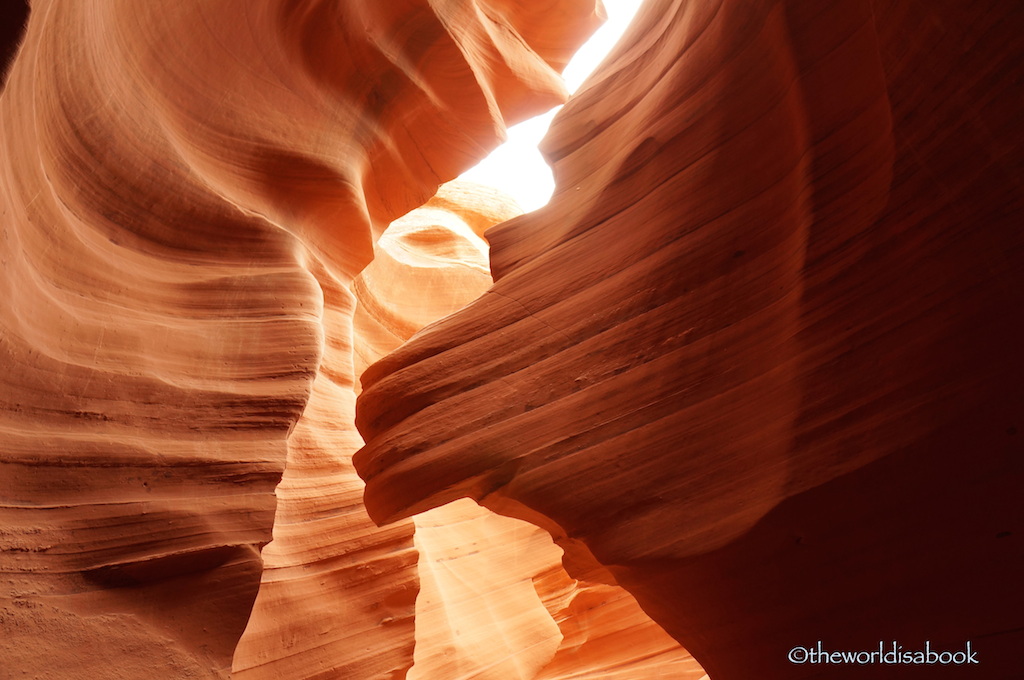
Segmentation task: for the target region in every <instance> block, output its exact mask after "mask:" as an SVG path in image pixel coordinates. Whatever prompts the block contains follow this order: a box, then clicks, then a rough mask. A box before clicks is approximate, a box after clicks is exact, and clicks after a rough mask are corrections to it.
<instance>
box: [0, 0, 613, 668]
mask: <svg viewBox="0 0 1024 680" xmlns="http://www.w3.org/2000/svg"><path fill="white" fill-rule="evenodd" d="M596 21H597V14H596V13H595V6H594V2H593V1H590V2H586V1H584V0H578V1H577V0H558V1H556V2H550V3H543V4H540V5H530V6H520V5H519V4H518V3H501V2H497V1H491V0H480V1H479V2H468V1H467V2H458V3H453V2H433V3H432V2H427V1H426V0H422V1H415V0H408V1H403V2H389V3H384V4H382V3H377V4H372V5H371V3H361V4H357V3H348V2H344V3H338V2H321V1H318V0H290V1H284V0H280V1H269V0H268V1H267V2H250V1H249V0H215V1H214V2H209V1H207V0H202V1H200V0H194V1H189V2H178V3H171V4H167V3H136V2H109V1H108V0H38V1H37V2H33V5H32V14H31V19H30V22H29V26H28V30H27V33H26V37H25V40H24V43H23V44H22V45H21V48H20V52H19V57H18V60H17V62H16V64H15V65H14V67H13V68H12V69H11V71H10V73H9V75H8V78H7V81H6V84H5V86H4V91H3V95H2V98H0V228H2V231H0V265H2V267H0V299H3V300H4V304H3V306H2V307H0V357H2V361H3V364H2V365H3V368H4V371H3V374H2V376H0V527H2V528H0V631H2V634H0V656H2V657H3V659H4V670H5V672H9V673H12V674H15V675H17V674H19V673H20V674H21V675H27V674H30V673H35V674H36V675H37V676H40V677H41V676H42V675H44V674H45V675H46V677H55V678H65V677H67V678H71V677H74V678H79V677H88V678H90V679H95V680H105V679H107V678H129V677H130V678H142V677H147V678H148V677H153V676H160V677H195V678H216V677H225V676H226V675H227V673H228V670H229V668H230V667H231V665H232V663H233V664H234V666H235V668H236V670H237V671H238V675H239V677H247V678H254V677H275V678H276V677H288V678H290V679H298V678H323V677H330V678H335V677H339V676H344V677H374V678H378V677H401V676H402V675H403V674H404V671H405V669H407V668H409V667H410V666H411V665H412V663H413V624H412V618H411V615H412V613H413V607H414V598H415V593H416V576H415V565H416V553H415V550H414V549H413V543H412V532H413V525H412V522H406V523H403V524H398V525H396V526H394V527H389V528H387V529H384V530H379V529H377V528H376V527H374V526H373V525H372V523H371V522H370V520H369V519H368V518H367V517H366V515H365V513H364V512H363V510H362V509H361V507H360V504H359V498H360V493H361V485H360V483H359V480H358V479H357V477H356V475H355V473H354V471H353V470H352V468H351V466H350V465H349V464H348V462H347V460H348V456H349V454H350V453H351V452H352V451H354V450H355V449H356V448H357V447H358V446H359V445H360V440H359V437H358V435H357V434H356V433H355V431H354V429H353V427H352V409H353V405H354V402H353V399H354V395H353V385H354V382H355V374H354V365H353V361H354V359H353V357H352V347H353V341H352V331H351V328H352V315H353V313H354V309H355V307H354V304H355V303H354V296H353V295H352V293H351V290H350V286H351V280H352V277H354V276H355V275H356V274H357V273H358V272H359V271H360V270H361V269H362V268H363V267H364V266H365V265H366V263H367V262H369V261H370V259H371V257H372V242H373V238H374V235H375V234H376V235H379V234H380V233H381V232H382V231H383V230H384V228H385V227H386V226H387V225H388V223H390V222H391V221H392V220H393V219H394V218H396V217H398V216H399V215H402V214H403V213H405V212H407V211H408V210H410V209H411V208H413V207H415V206H417V205H419V204H421V203H422V202H423V201H424V200H425V199H426V198H428V197H429V196H431V195H432V194H433V193H434V192H435V191H436V188H437V186H438V184H439V183H441V182H442V181H444V180H446V179H449V178H451V177H453V176H454V175H456V174H458V172H460V171H461V170H463V169H465V168H466V167H467V166H468V165H470V164H471V163H472V162H474V161H475V160H476V159H478V158H479V157H481V156H482V155H483V154H484V153H486V151H487V150H488V149H489V148H490V147H492V146H494V145H495V144H496V143H497V142H498V141H499V139H500V137H501V135H502V133H503V127H504V125H505V123H506V121H515V120H517V119H521V118H523V117H526V116H528V115H530V114H532V113H535V112H540V111H543V110H545V109H546V108H549V107H550V106H552V105H554V104H556V103H559V102H560V101H561V100H562V99H563V97H564V93H563V90H562V86H561V84H560V80H559V78H558V76H557V74H556V70H557V69H560V68H561V67H562V66H564V64H565V62H566V60H567V58H568V56H569V55H570V54H571V52H572V51H573V49H574V48H575V46H576V45H578V44H579V42H581V40H582V38H583V37H584V36H585V35H586V34H587V33H588V32H589V31H590V30H592V28H593V27H594V25H595V23H596ZM300 415H301V418H300ZM282 473H283V474H284V479H283V481H282ZM279 482H281V486H280V487H279V488H278V494H279V500H280V502H277V503H275V497H274V489H275V487H277V485H278V483H279ZM275 516H276V519H275ZM272 527H273V539H274V541H273V543H271V544H270V545H269V546H268V547H267V548H266V555H265V557H266V565H267V567H268V569H267V570H266V571H265V572H263V571H262V565H261V559H260V555H259V549H260V548H261V547H262V546H264V545H265V544H266V543H267V542H268V541H269V540H270V539H271V537H272V536H271V529H272ZM261 573H262V579H263V584H262V586H260V580H261ZM257 589H259V597H258V598H257ZM341 591H344V592H341ZM254 599H255V600H256V609H255V611H254V614H253V617H252V619H251V620H249V622H248V627H247V628H246V625H247V619H249V614H250V609H251V608H252V607H253V602H254ZM243 628H245V630H246V636H245V638H244V639H243V641H242V643H241V644H239V647H238V650H237V651H236V649H235V647H236V643H238V640H239V637H240V636H241V635H242V632H243ZM353 640H358V645H354V644H353Z"/></svg>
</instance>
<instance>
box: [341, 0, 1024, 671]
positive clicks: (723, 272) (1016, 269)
mask: <svg viewBox="0 0 1024 680" xmlns="http://www.w3.org/2000/svg"><path fill="white" fill-rule="evenodd" d="M1022 28H1024V12H1021V11H1020V9H1019V8H1018V7H1017V5H1015V4H1012V3H1001V2H983V3H975V2H972V3H966V2H930V3H919V2H910V1H902V0H891V1H887V0H876V1H869V0H834V1H830V2H821V3H806V2H767V1H766V2H759V1H755V0H744V1H738V0H736V1H733V0H718V1H713V2H678V1H670V0H659V1H654V2H649V3H648V4H646V5H645V6H644V7H643V8H642V9H641V13H640V15H639V18H638V19H637V20H636V21H635V22H634V25H633V27H632V28H631V30H630V32H628V33H627V35H626V36H625V37H624V39H623V42H622V45H621V46H620V47H619V48H617V50H616V51H615V52H614V54H613V55H612V56H611V58H610V59H609V60H608V61H607V62H606V63H605V64H604V65H603V66H602V67H601V68H600V69H599V71H598V72H597V73H595V75H594V76H593V77H592V78H591V79H590V80H589V81H588V83H587V84H585V85H584V89H583V91H582V92H581V93H579V94H578V95H577V96H576V97H575V98H574V99H573V100H571V101H570V102H569V104H568V105H567V106H566V107H565V109H563V111H562V112H561V113H560V114H559V116H558V117H557V118H556V120H555V123H554V124H553V126H552V129H551V132H550V133H549V135H548V137H547V138H546V140H545V142H544V149H545V150H546V153H547V155H548V157H549V158H550V159H551V160H552V162H553V166H554V172H555V178H556V184H557V188H556V192H555V195H554V197H553V199H552V201H551V203H550V204H549V205H548V206H546V207H545V208H543V209H541V210H539V211H537V212H534V213H531V214H529V215H525V216H523V217H520V218H517V219H516V220H513V221H511V222H508V223H506V224H504V225H502V226H500V227H498V228H496V229H494V230H492V231H491V232H489V233H488V238H489V240H490V241H491V245H492V249H491V263H492V273H493V275H494V277H495V280H496V283H495V285H494V286H493V287H492V288H491V289H490V290H489V291H488V292H487V293H485V294H484V295H483V296H482V297H481V298H480V299H478V300H477V301H475V302H474V303H473V304H472V305H470V306H469V307H467V308H465V309H463V310H462V311H460V312H458V313H456V314H455V315H453V316H452V317H450V318H448V319H445V320H444V321H442V322H440V323H438V324H435V325H434V326H432V327H430V328H429V329H427V330H425V331H424V332H423V333H421V334H420V335H418V336H417V337H416V338H414V339H413V340H412V341H411V342H409V343H408V344H406V345H404V346H403V347H401V348H400V349H398V350H397V351H396V352H394V353H393V354H392V355H390V356H389V357H387V358H386V359H384V360H383V361H381V362H379V363H378V364H376V365H374V366H371V367H370V368H369V369H368V370H367V372H366V373H365V374H364V376H363V387H364V392H363V393H362V395H361V397H360V400H359V403H358V407H357V423H358V425H359V427H360V431H361V432H362V434H363V435H364V437H365V438H366V439H367V442H368V443H367V446H366V447H365V448H364V449H363V450H362V451H361V452H359V453H358V454H357V455H356V457H355V462H356V466H357V469H358V470H359V471H360V474H361V475H362V476H363V477H364V478H365V479H366V480H367V482H368V484H367V492H366V504H367V508H368V509H369V512H370V514H371V516H372V517H374V518H375V519H377V520H378V521H382V522H387V521H392V520H395V519H398V518H402V517H406V516H409V515H410V514H413V513H416V512H420V511H422V510H425V509H427V508H430V507H433V506H436V505H438V504H441V503H444V502H447V501H449V500H451V499H454V498H458V497H462V496H469V497H472V498H475V499H478V500H479V501H480V502H481V503H482V504H484V505H486V506H487V507H489V508H492V509H494V510H496V511H498V512H502V513H506V514H510V515H512V516H516V517H520V518H524V519H528V520H529V521H532V522H535V523H537V524H538V525H540V526H544V527H546V528H548V529H549V530H550V531H551V532H552V534H553V535H555V536H556V537H559V541H560V543H561V544H562V545H563V547H565V548H566V550H567V556H566V564H567V566H568V567H569V571H570V573H572V572H573V570H574V569H576V568H583V567H579V566H575V565H577V564H580V565H585V564H587V562H588V560H589V559H590V555H592V556H593V557H596V558H597V560H598V561H600V562H601V563H602V564H604V565H606V566H607V567H608V568H609V569H610V571H611V572H612V573H613V574H614V575H615V577H616V578H617V579H618V580H619V582H620V583H622V584H623V585H624V586H625V587H626V588H627V589H628V590H630V592H632V593H633V594H634V595H635V596H636V597H637V599H638V600H639V601H640V603H641V605H642V606H643V607H644V609H645V610H646V611H647V612H648V613H649V614H651V616H652V617H653V618H654V619H655V620H656V621H657V622H659V623H660V624H661V625H662V626H664V627H665V629H666V630H668V631H669V633H670V634H672V635H673V636H674V637H675V638H676V639H678V640H679V641H680V642H681V643H682V644H683V645H684V646H685V647H686V648H687V649H689V650H690V651H691V652H693V654H694V656H695V657H696V658H697V659H698V661H700V662H701V663H702V665H703V666H704V668H705V669H706V670H707V671H708V673H709V675H710V676H711V677H712V678H714V679H715V680H749V679H750V678H759V679H770V678H799V677H811V676H815V677H817V676H816V674H818V673H822V672H825V671H824V670H823V669H822V668H821V667H819V666H814V665H810V664H807V665H793V664H791V663H789V661H788V660H787V653H788V651H789V650H790V649H791V648H793V647H795V646H798V645H805V646H806V645H814V644H815V643H816V642H817V641H818V640H823V641H825V644H826V647H827V648H830V649H835V650H860V649H877V645H878V642H879V641H880V640H882V641H892V640H895V641H897V642H898V643H899V644H902V645H904V646H905V647H906V648H907V649H916V648H918V647H923V645H924V642H925V640H930V641H931V643H932V645H933V647H939V648H944V649H950V650H956V649H961V648H962V646H963V644H964V643H965V642H966V641H967V640H971V641H973V648H974V649H975V650H978V656H979V657H980V658H981V659H982V664H983V665H980V666H976V667H970V668H956V669H953V670H949V671H948V672H950V673H957V674H958V675H957V676H956V677H977V678H1010V677H1016V676H1015V675H1014V673H1017V672H1019V668H1020V665H1019V659H1018V658H1017V654H1016V652H1014V651H1013V650H1015V649H1019V647H1020V645H1021V630H1022V628H1021V623H1022V621H1021V614H1020V612H1021V611H1024V601H1022V597H1024V591H1022V590H1021V589H1020V588H1018V587H1016V586H1015V579H1016V577H1015V576H1014V574H1016V573H1019V572H1020V569H1021V567H1022V566H1024V548H1022V540H1021V539H1022V533H1021V532H1022V530H1024V527H1022V515H1024V509H1022V506H1021V503H1020V500H1019V499H1020V493H1019V490H1020V489H1021V488H1022V487H1024V485H1022V481H1024V479H1022V466H1024V458H1022V454H1024V452H1022V440H1021V436H1022V435H1021V434H1020V431H1021V427H1022V426H1021V414H1022V406H1024V393H1022V392H1021V390H1020V384H1021V383H1022V379H1024V359H1022V355H1021V353H1020V350H1019V348H1020V347H1021V346H1024V324H1022V323H1021V321H1020V319H1019V318H1018V317H1019V315H1018V314H1017V312H1016V310H1019V309H1021V303H1022V302H1024V300H1022V296H1024V285H1022V284H1024V267H1022V266H1021V257H1020V256H1021V245H1022V236H1021V230H1020V225H1021V224H1022V210H1021V209H1022V198H1021V196H1022V194H1021V190H1020V189H1021V186H1022V177H1024V173H1022V167H1021V165H1022V159H1024V153H1022V152H1024V132H1022V129H1021V127H1020V125H1019V124H1018V123H1019V121H1020V120H1021V117H1022V114H1024V110H1022V104H1021V98H1020V97H1019V93H1018V92H1017V89H1018V88H1015V87H1014V85H1013V83H1016V82H1018V81H1019V80H1020V79H1021V77H1022V75H1024V59H1022V55H1021V51H1020V46H1019V41H1018V40H1016V38H1015V36H1017V35H1019V34H1020V31H1021V29H1022ZM863 670H864V669H862V668H859V667H857V668H852V669H851V668H849V667H847V668H841V667H835V668H829V669H827V673H828V677H830V678H831V677H854V676H856V677H861V676H860V675H857V674H858V673H861V672H862V671H863ZM875 670H877V671H878V672H879V673H883V674H884V673H886V672H888V670H887V669H884V668H883V669H875ZM898 671H899V673H901V675H900V677H918V675H917V674H923V675H922V676H921V677H940V675H941V673H942V672H943V670H942V669H935V668H928V667H925V668H919V669H916V670H915V669H913V668H900V669H898ZM873 672H874V671H873ZM894 672H895V671H894ZM872 677H882V675H878V676H875V675H873V676H872ZM886 677H887V676H886Z"/></svg>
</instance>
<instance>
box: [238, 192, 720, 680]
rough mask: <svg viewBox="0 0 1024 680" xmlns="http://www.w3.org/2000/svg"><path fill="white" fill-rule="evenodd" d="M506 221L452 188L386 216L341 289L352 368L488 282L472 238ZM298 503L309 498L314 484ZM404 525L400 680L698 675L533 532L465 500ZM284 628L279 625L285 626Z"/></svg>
mask: <svg viewBox="0 0 1024 680" xmlns="http://www.w3.org/2000/svg"><path fill="white" fill-rule="evenodd" d="M520 213H521V210H519V209H518V207H517V206H515V204H514V203H512V202H511V201H510V200H509V199H507V198H504V197H503V196H502V195H501V194H498V193H496V192H495V191H494V190H490V189H487V188H486V187H482V186H480V185H474V184H470V183H465V182H452V183H449V184H446V185H444V186H443V187H441V190H440V191H439V192H438V194H437V195H436V196H434V197H433V198H432V199H431V200H430V201H428V202H427V204H426V205H425V206H424V207H422V208H419V209H417V210H414V211H413V212H411V213H409V214H408V215H406V216H404V217H402V218H401V219H399V220H397V221H395V222H393V223H392V224H391V226H390V227H388V229H387V231H386V232H385V233H384V235H383V236H382V237H381V239H380V241H379V242H378V243H377V245H376V246H375V254H374V259H373V262H371V263H370V264H369V265H368V266H367V267H366V269H364V270H363V272H361V273H360V275H359V276H358V277H356V279H355V281H354V282H353V286H352V288H353V291H354V295H355V298H356V313H355V317H354V322H353V326H354V337H355V356H356V362H357V364H358V363H359V361H360V359H367V360H369V359H372V358H379V357H382V356H384V355H385V354H387V353H389V352H391V351H393V350H395V349H396V348H397V347H399V346H400V345H401V344H402V343H403V342H404V341H405V340H407V339H408V337H409V336H410V335H412V334H413V333H414V332H415V331H418V330H419V329H420V328H422V327H423V326H424V325H426V324H427V323H428V322H430V321H433V320H436V319H439V318H442V317H444V316H447V315H448V314H450V313H452V312H454V311H456V310H457V309H459V308H461V307H462V306H464V305H465V304H466V303H468V302H470V301H472V300H473V299H475V298H477V297H479V296H480V295H481V294H482V293H483V292H484V291H485V290H486V289H487V288H488V287H489V286H490V283H491V277H490V275H489V273H488V270H487V246H486V243H485V242H484V241H483V240H482V239H481V238H480V235H481V234H483V232H484V230H485V229H487V228H488V227H490V226H493V225H495V224H497V223H499V222H504V221H506V220H508V219H510V218H512V217H515V216H517V215H519V214H520ZM417 300H419V303H417V304H413V303H414V302H415V301H417ZM306 420H307V416H306V415H304V416H303V419H302V421H300V426H301V425H302V424H303V423H304V422H306ZM289 469H290V468H289ZM278 493H279V494H280V490H279V492H278ZM305 496H306V497H316V492H315V487H314V488H311V489H310V491H309V492H308V493H307V494H305ZM413 519H414V522H415V527H416V531H415V544H416V548H417V550H418V551H419V560H418V567H417V575H418V578H419V584H420V588H421V590H420V594H419V596H418V598H417V601H416V610H415V623H416V646H415V665H414V666H413V667H412V669H411V671H410V672H409V675H408V677H409V678H410V679H414V678H420V679H431V678H476V679H478V680H485V679H490V680H514V679H521V680H533V679H537V680H542V679H546V680H563V679H566V680H567V679H568V678H605V679H611V678H622V679H626V678H631V679H640V678H675V679H677V680H685V679H687V678H690V679H694V680H696V679H697V678H699V677H702V676H703V675H704V672H703V670H702V669H701V668H700V666H699V665H698V664H697V663H696V662H695V661H694V660H693V658H692V657H691V656H690V655H689V654H688V653H686V651H685V650H683V649H682V648H680V647H679V645H678V643H676V642H675V640H673V639H672V638H671V637H669V636H668V635H667V634H666V633H665V632H664V631H663V630H661V629H660V628H659V627H658V626H657V625H656V624H654V623H653V622H652V621H651V620H650V619H649V618H648V617H647V616H646V615H645V614H644V613H643V611H642V610H641V609H640V608H639V606H638V605H637V603H636V601H635V600H634V599H633V598H632V597H631V596H629V595H628V594H627V593H626V592H625V591H624V590H623V589H622V588H620V587H618V586H616V585H613V584H609V583H601V582H598V581H595V580H593V579H594V578H604V579H605V580H608V579H609V577H610V575H607V574H604V573H593V574H590V575H589V576H590V578H591V580H577V579H574V578H571V577H570V576H569V575H568V574H566V573H565V570H564V569H563V568H562V564H561V557H562V550H560V549H559V548H558V547H557V546H555V545H554V543H553V542H552V540H551V537H550V536H549V535H548V534H547V533H546V532H544V531H543V530H540V529H538V528H537V527H535V526H533V525H531V524H528V523H526V522H522V521H520V520H516V519H511V518H507V517H502V516H500V515H496V514H494V513H493V512H490V511H488V510H486V509H484V508H481V507H479V506H477V505H476V504H475V503H472V502H470V501H467V500H463V501H458V502H455V503H451V504H449V505H446V506H443V507H440V508H436V509H434V510H431V511H429V512H425V513H423V514H421V515H418V516H416V517H415V518H413ZM275 531H277V526H275ZM275 542H276V541H275ZM273 545H274V544H271V547H273ZM268 552H269V549H268V551H264V555H265V556H266V555H267V553H268ZM289 592H294V589H293V588H290V589H289ZM262 594H263V591H261V597H262ZM318 597H319V598H324V597H325V595H324V593H323V592H320V593H319V594H318ZM258 602H259V601H258ZM340 606H342V603H339V604H338V605H337V606H336V607H335V608H338V607H340ZM305 609H306V610H307V611H309V610H310V609H311V608H310V607H309V606H308V605H306V606H305ZM263 619H269V620H271V621H273V620H274V619H273V617H271V616H269V615H263V616H261V611H260V609H259V606H258V604H257V609H256V610H255V612H254V615H253V620H254V621H255V620H263ZM284 621H285V622H286V623H285V624H282V627H286V626H291V625H292V624H290V623H289V622H290V621H291V619H290V618H285V619H284ZM292 627H293V626H292ZM246 641H247V639H246V637H243V640H242V644H241V645H240V647H239V649H240V651H239V654H241V653H242V652H243V650H245V649H246ZM239 677H241V675H239Z"/></svg>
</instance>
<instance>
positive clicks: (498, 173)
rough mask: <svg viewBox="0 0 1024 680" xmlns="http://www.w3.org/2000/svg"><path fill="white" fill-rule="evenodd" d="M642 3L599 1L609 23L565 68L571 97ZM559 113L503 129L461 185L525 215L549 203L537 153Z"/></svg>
mask: <svg viewBox="0 0 1024 680" xmlns="http://www.w3.org/2000/svg"><path fill="white" fill-rule="evenodd" d="M640 3H641V0H604V6H605V9H606V10H607V13H608V20H607V21H606V22H605V23H604V25H603V26H601V28H599V29H598V30H597V32H596V33H594V35H593V36H592V37H591V38H590V40H588V41H587V42H586V43H585V44H584V45H583V47H581V48H580V49H579V51H578V52H577V53H576V55H575V56H574V57H573V58H572V61H570V62H569V65H568V66H567V67H566V68H565V72H564V73H563V77H564V78H565V84H566V87H567V88H568V90H569V92H570V93H572V92H575V91H576V90H577V89H578V88H579V86H580V85H581V84H582V83H583V81H584V80H585V79H586V77H587V76H589V75H590V73H591V71H593V70H594V69H595V68H596V67H597V65H598V64H599V63H601V60H602V59H604V57H605V55H607V54H608V52H609V51H611V49H612V47H614V46H615V43H616V42H618V40H619V38H620V37H621V36H622V34H623V32H625V30H626V28H627V27H628V26H629V22H630V21H632V19H633V15H634V14H636V11H637V9H638V8H639V7H640ZM561 108H562V107H560V106H559V107H556V108H554V109H552V110H551V111H549V112H547V113H545V114H544V115H542V116H537V117H536V118H531V119H530V120H528V121H525V122H523V123H520V124H519V125H514V126H512V127H510V128H509V129H508V141H507V142H505V143H504V144H502V145H501V146H499V147H498V148H497V149H495V150H494V151H492V152H491V154H490V155H489V156H487V158H485V159H483V160H482V161H480V163H478V164H477V165H475V166H474V167H472V168H470V169H469V170H467V171H466V172H464V173H463V174H462V179H468V180H472V181H474V182H479V183H481V184H487V185H489V186H492V187H495V188H497V189H501V190H502V191H504V192H505V193H507V194H509V195H510V196H512V198H514V199H515V200H516V202H517V203H518V204H519V205H520V207H522V209H523V210H525V211H527V212H530V211H531V210H536V209H537V208H540V207H541V206H543V205H544V204H546V203H547V202H548V200H549V199H550V198H551V193H552V192H553V191H554V189H555V182H554V179H553V178H552V175H551V169H550V168H549V167H548V164H547V163H545V162H544V158H543V157H542V156H541V155H540V151H538V150H537V144H539V143H540V140H541V138H543V137H544V134H545V133H546V132H547V131H548V127H549V126H550V125H551V120H552V119H553V118H554V117H555V114H556V113H557V112H558V110H559V109H561Z"/></svg>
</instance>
